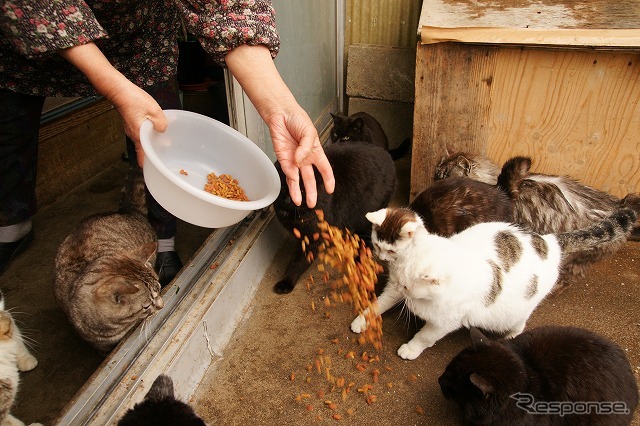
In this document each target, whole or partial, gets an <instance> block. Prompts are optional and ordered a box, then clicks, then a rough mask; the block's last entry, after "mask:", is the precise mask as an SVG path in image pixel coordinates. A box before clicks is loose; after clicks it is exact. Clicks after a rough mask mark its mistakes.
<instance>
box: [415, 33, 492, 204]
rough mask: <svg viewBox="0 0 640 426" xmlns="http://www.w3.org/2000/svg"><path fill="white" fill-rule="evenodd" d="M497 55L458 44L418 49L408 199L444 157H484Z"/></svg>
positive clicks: (429, 180)
mask: <svg viewBox="0 0 640 426" xmlns="http://www.w3.org/2000/svg"><path fill="white" fill-rule="evenodd" d="M497 50H498V49H497V48H495V47H489V46H485V47H482V46H474V47H473V49H469V48H468V47H465V46H464V45H461V44H434V45H422V46H418V54H417V62H416V83H415V85H416V99H415V104H414V116H413V123H414V130H413V148H412V158H411V192H410V194H409V199H410V200H413V199H414V198H415V196H416V195H418V194H419V193H420V192H421V191H422V190H424V189H425V188H426V187H427V186H428V185H429V184H431V183H432V182H433V175H434V173H435V167H436V166H437V164H438V162H439V161H440V159H441V158H443V157H445V156H446V155H447V152H448V153H452V152H454V151H463V150H464V151H473V152H478V153H483V154H486V141H487V139H488V134H487V132H488V127H487V123H488V116H489V102H490V95H491V86H492V81H493V68H494V66H495V64H494V63H495V55H496V53H497Z"/></svg>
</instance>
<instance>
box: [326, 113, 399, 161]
mask: <svg viewBox="0 0 640 426" xmlns="http://www.w3.org/2000/svg"><path fill="white" fill-rule="evenodd" d="M331 117H332V118H333V127H332V128H331V142H332V143H336V142H347V141H362V142H369V143H372V144H374V145H377V146H379V147H381V148H384V149H386V150H387V151H389V154H390V155H391V158H392V159H393V160H398V159H400V158H402V157H404V156H405V155H407V153H408V152H409V149H410V148H411V138H406V139H405V140H403V141H402V143H401V144H400V145H399V146H398V147H397V148H393V149H389V139H388V138H387V134H386V133H385V131H384V129H383V128H382V125H381V124H380V122H379V121H378V120H377V119H376V118H375V117H374V116H372V115H371V114H368V113H366V112H356V113H354V114H351V115H348V116H345V115H341V114H333V113H332V114H331Z"/></svg>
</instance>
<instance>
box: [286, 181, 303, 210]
mask: <svg viewBox="0 0 640 426" xmlns="http://www.w3.org/2000/svg"><path fill="white" fill-rule="evenodd" d="M287 187H288V188H289V195H290V196H291V201H293V203H294V204H295V205H296V206H299V205H300V204H302V192H301V191H300V181H299V180H298V179H295V180H294V179H290V178H288V177H287Z"/></svg>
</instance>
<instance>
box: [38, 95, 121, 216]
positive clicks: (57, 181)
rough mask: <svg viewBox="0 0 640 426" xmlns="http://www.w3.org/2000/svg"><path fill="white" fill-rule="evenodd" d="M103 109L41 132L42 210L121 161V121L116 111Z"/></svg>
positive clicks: (84, 112)
mask: <svg viewBox="0 0 640 426" xmlns="http://www.w3.org/2000/svg"><path fill="white" fill-rule="evenodd" d="M109 105H110V104H109ZM104 106H105V104H103V105H102V106H97V108H93V107H88V108H87V109H83V110H81V111H78V112H75V113H72V114H70V115H69V116H66V117H63V118H61V119H58V120H56V121H54V122H52V123H50V124H48V125H45V126H43V129H41V131H40V143H39V146H38V177H37V181H36V198H37V200H38V206H39V207H43V206H46V205H48V204H51V203H52V202H54V201H55V200H56V198H57V197H59V196H61V195H63V194H65V193H67V192H68V191H69V190H71V189H73V188H74V187H76V186H77V185H79V184H80V183H82V182H85V181H86V180H87V179H89V178H91V177H93V176H95V175H96V174H97V173H100V172H102V171H103V170H105V168H106V167H108V166H110V165H112V164H113V163H114V162H116V161H120V158H121V156H122V154H123V153H124V151H125V149H126V144H125V134H124V129H123V128H122V119H121V118H120V115H119V114H118V112H117V111H116V110H115V109H114V108H112V107H111V108H105V107H104Z"/></svg>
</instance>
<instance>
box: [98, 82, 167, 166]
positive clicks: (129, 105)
mask: <svg viewBox="0 0 640 426" xmlns="http://www.w3.org/2000/svg"><path fill="white" fill-rule="evenodd" d="M109 101H111V103H112V104H113V105H114V106H115V107H116V109H117V110H118V112H119V113H120V116H121V117H122V121H123V124H124V131H125V133H126V134H127V136H129V138H130V139H131V140H132V141H133V142H134V145H135V148H136V158H137V160H138V165H139V166H140V167H142V165H143V164H144V151H143V149H142V145H141V143H140V126H141V125H142V123H143V122H144V121H145V120H147V119H148V120H150V121H151V122H152V123H153V128H154V129H155V130H156V131H158V132H164V131H165V130H166V129H167V118H166V117H165V115H164V112H163V111H162V108H161V107H160V105H158V103H157V102H156V101H155V99H153V97H151V95H149V94H148V93H147V92H145V91H144V90H142V89H140V88H139V87H138V86H136V85H135V84H133V83H131V87H130V88H128V89H127V90H120V91H117V92H116V94H115V95H113V96H111V98H110V99H109Z"/></svg>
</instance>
